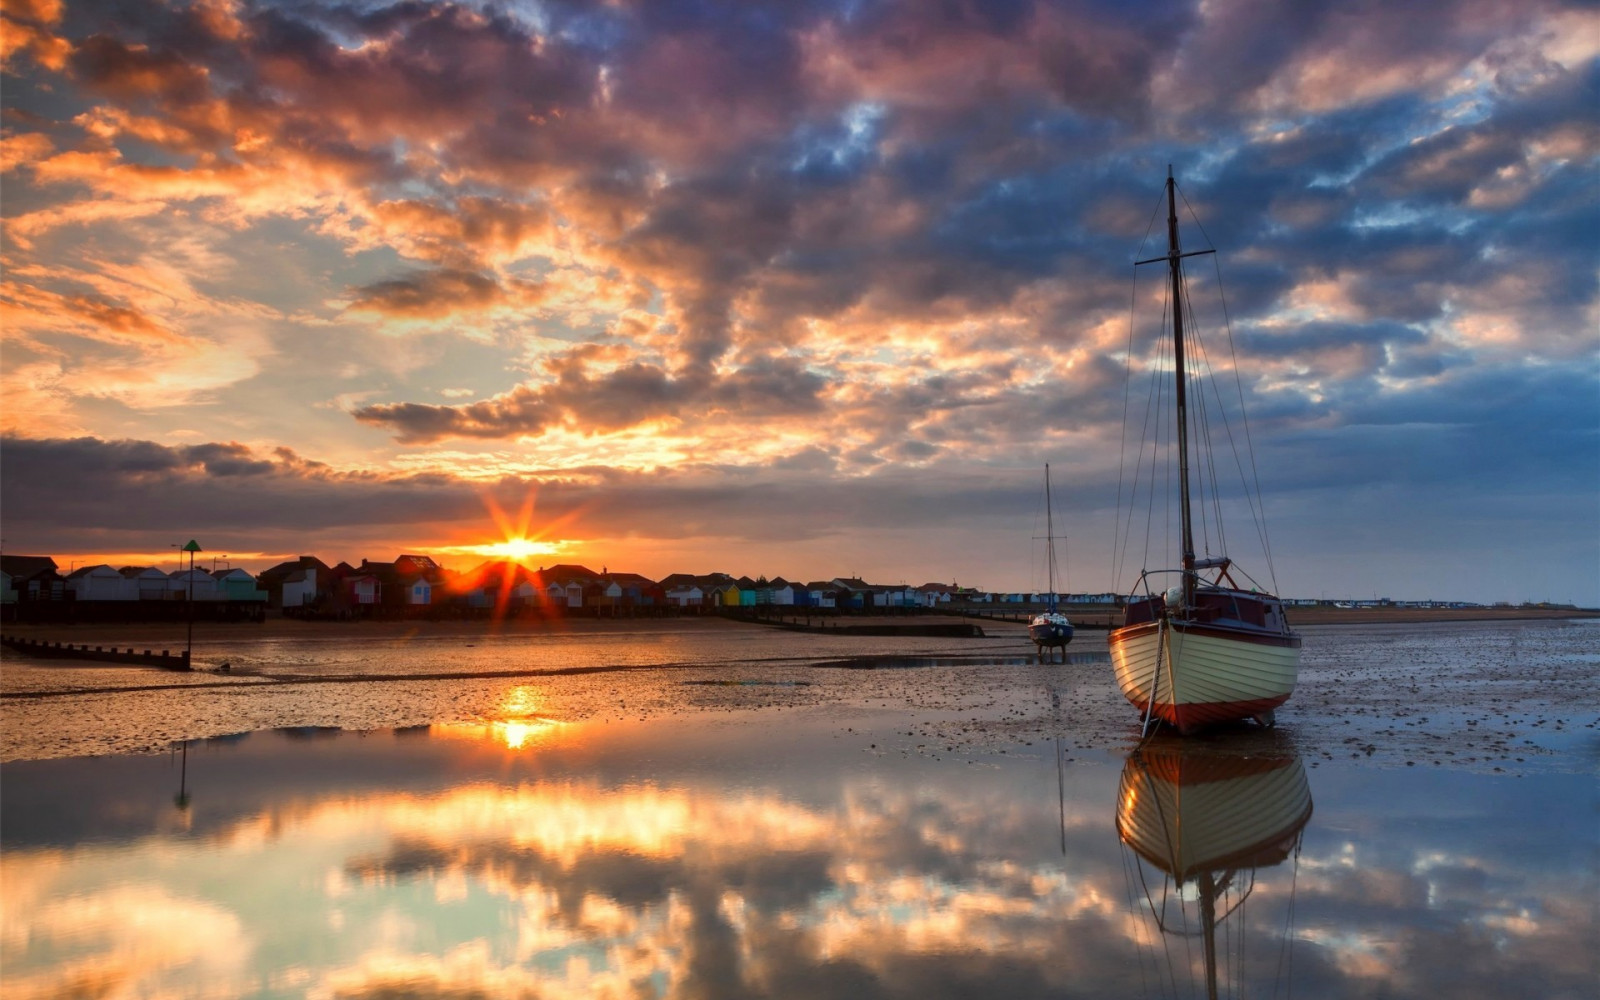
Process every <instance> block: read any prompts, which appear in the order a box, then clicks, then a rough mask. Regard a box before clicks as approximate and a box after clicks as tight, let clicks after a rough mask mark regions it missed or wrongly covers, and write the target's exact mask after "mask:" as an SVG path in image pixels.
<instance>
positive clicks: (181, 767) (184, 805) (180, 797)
mask: <svg viewBox="0 0 1600 1000" xmlns="http://www.w3.org/2000/svg"><path fill="white" fill-rule="evenodd" d="M180 745H181V747H182V749H181V750H180V751H179V758H178V794H176V795H174V796H173V797H172V804H173V805H175V806H177V807H178V811H179V812H181V813H187V812H188V811H189V741H188V740H184V741H182V743H181V744H180Z"/></svg>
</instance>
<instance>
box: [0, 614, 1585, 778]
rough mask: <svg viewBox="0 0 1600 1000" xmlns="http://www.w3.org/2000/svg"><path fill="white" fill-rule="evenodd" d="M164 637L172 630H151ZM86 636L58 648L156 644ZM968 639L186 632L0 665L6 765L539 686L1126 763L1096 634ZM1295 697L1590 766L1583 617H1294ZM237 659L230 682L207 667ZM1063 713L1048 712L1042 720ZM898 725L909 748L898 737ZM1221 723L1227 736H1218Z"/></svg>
mask: <svg viewBox="0 0 1600 1000" xmlns="http://www.w3.org/2000/svg"><path fill="white" fill-rule="evenodd" d="M164 628H166V630H167V631H168V633H169V634H170V627H169V626H168V627H164ZM157 631H158V629H157V628H156V627H149V631H148V633H146V634H145V635H142V636H141V635H138V634H137V633H132V631H131V630H129V629H128V628H127V627H126V626H121V627H118V626H98V625H97V626H80V627H79V628H78V629H76V630H74V634H73V635H72V636H70V637H67V636H63V638H64V639H68V640H69V641H77V642H83V641H87V642H90V643H91V644H92V643H94V642H96V641H97V639H99V638H100V637H99V636H98V635H95V634H94V633H102V632H103V633H105V636H104V638H105V640H106V641H111V640H112V638H113V635H114V637H115V641H118V642H120V643H122V644H125V645H126V644H130V643H131V644H134V645H138V644H140V643H149V644H151V645H155V644H156V643H158V642H159V641H160V639H159V638H158V637H157V634H156V633H157ZM986 631H987V632H988V633H989V634H988V636H987V637H986V638H984V639H926V640H909V639H865V638H861V639H850V638H846V637H835V636H816V635H811V634H796V633H790V632H784V631H780V630H775V629H763V628H761V627H759V626H753V625H747V624H739V623H733V622H727V621H722V620H719V619H712V618H707V619H701V618H694V619H687V618H686V619H666V620H635V621H619V622H595V621H581V620H579V621H571V622H564V623H561V625H560V626H559V627H555V628H553V627H551V626H540V625H537V624H534V623H523V622H509V623H503V624H502V625H500V626H497V627H495V628H493V629H486V628H485V627H483V626H482V625H475V624H473V623H460V622H446V623H415V624H408V623H368V624H356V625H351V624H340V625H334V624H318V623H303V622H293V621H290V622H283V621H279V622H270V623H267V624H265V625H257V626H252V625H236V626H216V625H213V626H207V627H204V628H201V627H197V628H196V632H195V648H196V653H195V658H196V662H197V664H200V665H202V667H203V668H205V667H209V669H199V670H196V671H195V672H193V673H190V674H171V673H167V672H164V671H156V670H148V669H141V668H133V667H114V666H108V665H103V664H73V663H70V662H68V661H46V660H31V661H30V660H27V659H25V658H23V657H19V656H14V655H10V654H8V655H6V657H5V659H4V669H3V670H0V688H3V692H4V697H3V699H0V711H3V718H4V722H5V726H4V733H3V746H0V759H3V760H19V759H35V758H45V757H60V756H76V755H82V754H99V753H125V752H137V751H149V750H154V749H159V748H160V747H163V746H165V745H166V744H167V743H169V742H171V741H173V740H180V739H192V738H201V737H211V736H219V735H226V734H229V733H236V732H242V731H250V730H254V729H267V728H277V727H282V726H297V725H314V726H337V727H340V728H345V729H353V730H366V729H375V728H382V727H388V726H413V725H426V724H430V723H441V722H462V721H482V720H492V719H495V718H497V717H499V716H500V715H501V714H502V713H503V712H504V705H505V703H506V700H507V698H508V697H510V696H511V693H512V692H517V691H524V692H526V691H535V692H536V693H537V697H538V699H539V701H540V704H541V706H542V707H541V709H540V711H541V712H542V713H543V714H544V715H547V716H549V717H552V718H559V719H565V720H573V721H578V720H589V719H616V720H625V719H649V718H657V717H661V716H671V715H693V714H698V713H708V712H726V711H732V710H745V709H757V710H762V711H815V712H819V713H824V714H826V715H827V716H829V717H831V718H835V719H837V720H838V721H839V725H840V728H841V731H845V732H848V730H849V729H850V726H851V724H850V721H849V720H850V719H851V718H852V717H853V716H854V715H855V714H857V713H863V712H871V713H879V712H889V713H891V714H894V715H896V716H897V717H898V719H899V721H898V722H896V723H895V724H894V728H893V729H892V730H891V731H892V732H893V733H894V734H895V735H893V736H892V737H891V738H890V739H889V740H888V742H887V743H886V744H885V745H884V746H880V747H872V748H870V749H872V750H874V751H883V752H894V753H904V754H915V755H923V756H927V757H930V758H934V759H953V760H960V759H966V756H967V755H970V754H973V753H978V752H991V751H994V750H995V749H996V748H1001V747H1008V746H1015V745H1020V746H1023V747H1026V746H1031V745H1034V744H1036V743H1040V742H1043V741H1047V740H1054V739H1058V738H1059V739H1061V740H1063V741H1064V742H1065V744H1066V745H1067V746H1068V747H1069V748H1077V749H1079V750H1082V751H1096V752H1111V753H1121V752H1126V751H1127V750H1129V749H1131V748H1132V747H1133V746H1135V745H1136V744H1137V743H1138V742H1139V740H1140V736H1141V732H1140V726H1139V723H1140V720H1139V718H1138V717H1137V714H1136V713H1135V712H1134V711H1133V709H1132V708H1131V707H1130V706H1129V705H1128V704H1127V703H1126V702H1125V701H1124V700H1123V699H1122V697H1121V696H1120V694H1119V693H1118V692H1117V691H1116V688H1115V685H1114V683H1113V681H1112V678H1111V669H1110V662H1109V657H1108V655H1107V654H1106V652H1105V645H1104V640H1103V639H1102V638H1101V637H1100V636H1099V635H1098V634H1096V633H1094V632H1093V631H1086V632H1084V633H1080V638H1079V639H1078V641H1076V642H1074V643H1073V644H1072V646H1071V647H1070V648H1069V654H1070V655H1069V657H1068V662H1067V663H1064V664H1060V663H1056V664H1050V663H1045V664H1041V663H1038V662H1037V658H1036V657H1035V656H1034V655H1033V647H1032V646H1031V645H1030V644H1029V643H1028V642H1027V640H1026V637H1025V634H1024V631H1023V628H1022V626H1020V625H1014V624H1008V623H1002V622H992V623H987V624H986ZM1304 633H1305V639H1306V644H1305V655H1304V660H1303V663H1302V668H1301V677H1300V682H1299V685H1298V687H1297V690H1296V692H1295V694H1294V697H1293V698H1292V699H1291V700H1290V701H1289V703H1288V704H1287V705H1285V706H1284V707H1283V708H1282V709H1281V710H1280V712H1279V725H1280V727H1281V728H1283V729H1284V730H1285V731H1287V732H1288V733H1290V734H1291V736H1292V738H1293V739H1294V740H1295V741H1296V742H1297V744H1298V745H1299V748H1300V751H1301V752H1302V753H1303V754H1304V755H1305V758H1306V760H1307V762H1308V766H1312V767H1316V766H1320V765H1321V764H1322V763H1326V762H1329V761H1335V760H1353V759H1361V760H1363V761H1367V762H1370V763H1372V764H1375V765H1379V766H1392V767H1425V768H1436V767H1455V768H1467V769H1472V770H1482V771H1489V772H1494V771H1499V772H1502V773H1514V774H1520V773H1527V772H1529V771H1531V770H1536V769H1541V768H1543V769H1548V768H1557V769H1562V770H1571V769H1574V768H1588V767H1593V766H1594V763H1595V761H1596V759H1597V758H1600V753H1597V747H1600V739H1597V737H1600V729H1597V727H1600V669H1597V661H1600V653H1596V650H1597V649H1600V623H1597V622H1595V621H1593V620H1578V621H1573V620H1561V621H1548V620H1523V621H1512V622H1460V623H1437V622H1418V623H1405V624H1397V623H1388V624H1375V625H1366V626H1360V627H1348V626H1329V625H1320V626H1319V625H1308V626H1305V627H1304ZM222 657H231V658H232V661H233V662H232V665H231V669H230V670H229V671H227V672H220V671H218V670H217V669H216V667H217V661H218V660H219V659H220V658H222ZM1058 706H1059V707H1058ZM899 734H903V735H899ZM1225 735H1226V734H1225V733H1224V734H1222V736H1223V737H1225Z"/></svg>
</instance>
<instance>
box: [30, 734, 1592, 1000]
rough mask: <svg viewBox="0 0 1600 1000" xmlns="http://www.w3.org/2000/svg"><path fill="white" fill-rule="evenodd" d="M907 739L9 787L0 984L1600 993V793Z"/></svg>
mask: <svg viewBox="0 0 1600 1000" xmlns="http://www.w3.org/2000/svg"><path fill="white" fill-rule="evenodd" d="M899 724H900V717H899V716H898V715H897V714H896V713H893V712H880V713H872V712H862V713H858V714H857V715H855V716H854V717H853V718H852V724H851V725H850V726H849V727H848V730H841V727H840V726H839V725H838V723H837V721H836V720H834V719H832V718H829V717H828V713H824V712H818V711H800V712H794V713H787V714H786V715H784V716H783V717H781V718H780V719H774V718H771V717H770V716H768V715H765V714H763V713H759V712H730V713H724V714H723V715H722V716H720V717H719V718H716V719H714V720H713V719H702V720H700V721H698V722H697V723H696V724H694V725H689V726H686V725H684V724H682V722H681V721H679V720H665V719H663V720H653V721H648V722H642V723H640V722H630V723H615V722H613V723H602V722H587V723H579V724H574V725H563V724H559V723H555V722H541V721H538V720H525V721H523V722H522V723H520V724H518V725H515V726H493V725H455V726H452V725H441V726H434V727H427V728H420V729H415V730H401V731H381V732H370V733H350V732H339V731H332V730H314V729H309V730H283V731H268V732H258V733H252V734H248V735H244V736H240V737H237V738H231V739H212V740H204V741H195V742H193V743H190V744H188V745H187V747H185V748H181V749H178V750H174V751H173V752H170V753H167V754H160V755H134V756H125V757H101V758H77V759H61V760H49V761H34V762H26V763H15V764H11V765H8V766H7V767H6V769H5V787H4V795H5V808H4V812H3V837H4V842H5V852H4V855H3V861H0V871H3V883H4V889H5V892H4V903H3V913H4V923H3V932H0V960H3V969H4V972H3V975H4V987H5V988H4V993H5V995H6V996H7V997H12V998H23V997H47V996H113V997H117V996H181V997H233V996H262V997H295V996H312V997H330V998H331V997H375V996H450V997H473V996H527V997H545V998H558V997H575V998H576V997H619V998H620V997H690V996H693V997H874V996H877V997H908V998H910V997H968V996H995V997H1001V996H1004V997H1066V996H1097V997H1104V996H1146V995H1154V996H1174V995H1175V996H1205V995H1207V989H1208V985H1210V984H1212V983H1214V985H1215V988H1216V991H1217V995H1223V996H1241V995H1255V996H1272V995H1280V994H1281V995H1294V996H1300V997H1346V996H1393V997H1410V996H1418V997H1420V996H1435V995H1439V994H1441V993H1444V994H1447V995H1452V996H1540V997H1574V998H1576V997H1588V996H1592V995H1593V992H1592V991H1593V987H1594V986H1595V984H1596V982H1597V979H1596V973H1597V966H1596V959H1595V952H1594V947H1593V946H1594V943H1595V934H1596V920H1595V907H1596V895H1595V890H1596V886H1595V883H1594V871H1595V868H1594V864H1595V849H1596V848H1595V845H1596V829H1595V819H1596V812H1595V789H1594V786H1593V784H1592V781H1591V780H1590V779H1588V778H1585V777H1583V776H1579V775H1568V774H1531V775H1526V776H1523V777H1520V778H1506V777H1496V776H1492V775H1482V774H1470V773H1457V772H1452V773H1447V774H1439V773H1434V772H1417V771H1415V770H1411V771H1407V770H1404V769H1384V770H1375V771H1362V770H1359V769H1354V768H1351V769H1338V768H1320V769H1311V768H1307V767H1306V766H1305V762H1304V760H1303V759H1302V757H1301V755H1300V753H1299V751H1298V750H1297V748H1296V746H1295V742H1294V740H1293V738H1292V736H1290V735H1289V734H1286V733H1280V734H1278V735H1276V736H1273V735H1267V736H1257V735H1255V734H1248V733H1240V734H1234V735H1231V736H1229V737H1227V738H1225V739H1221V740H1217V741H1206V742H1204V743H1198V744H1196V743H1175V742H1170V741H1163V740H1156V741H1153V742H1152V743H1150V744H1147V745H1146V746H1145V747H1143V748H1141V749H1139V750H1137V751H1134V752H1131V753H1129V754H1127V755H1125V756H1123V757H1120V758H1119V757H1113V756H1110V755H1105V754H1099V753H1087V754H1085V753H1084V752H1082V751H1080V752H1079V753H1078V754H1076V755H1073V760H1072V761H1070V762H1067V761H1065V760H1064V759H1063V758H1064V757H1065V756H1067V755H1066V754H1062V755H1061V758H1058V757H1057V754H1056V748H1055V746H1053V745H1049V746H1037V745H1035V746H1033V747H1028V746H1026V745H1024V746H1016V747H1011V748H1007V749H1009V752H1008V753H1005V754H1001V753H998V752H975V753H969V754H966V755H964V756H963V758H962V759H961V760H955V759H952V758H948V757H947V758H944V759H941V760H934V759H932V758H930V757H927V756H923V755H917V754H913V753H901V752H899V750H900V746H899V745H898V744H897V743H896V742H895V737H896V735H897V734H903V732H904V731H903V730H897V729H896V728H894V727H895V726H898V725H899ZM900 738H901V739H902V740H903V739H904V737H903V735H901V736H900ZM872 744H876V746H873V745H872Z"/></svg>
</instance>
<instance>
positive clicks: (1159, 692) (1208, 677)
mask: <svg viewBox="0 0 1600 1000" xmlns="http://www.w3.org/2000/svg"><path fill="white" fill-rule="evenodd" d="M1110 646H1111V661H1112V664H1113V666H1114V667H1115V669H1116V675H1117V686H1118V687H1119V688H1121V689H1122V695H1123V697H1125V698H1127V699H1128V701H1129V702H1131V703H1132V704H1133V706H1134V707H1135V708H1137V709H1138V710H1139V711H1140V712H1141V713H1143V712H1145V711H1147V710H1148V711H1149V712H1150V714H1151V715H1152V716H1153V717H1155V718H1157V719H1160V720H1161V721H1163V722H1165V723H1167V724H1169V725H1172V726H1176V727H1177V728H1178V730H1179V731H1180V732H1183V733H1190V732H1193V731H1195V730H1197V729H1199V728H1202V727H1204V726H1207V725H1211V724H1213V723H1218V722H1229V721H1233V720H1236V719H1248V718H1263V719H1270V718H1271V716H1270V715H1269V714H1268V713H1270V712H1271V711H1272V710H1273V709H1275V708H1277V707H1278V706H1279V705H1281V704H1283V703H1284V702H1285V701H1287V700H1289V695H1290V694H1291V693H1292V692H1293V691H1294V685H1295V680H1296V678H1297V676H1298V674H1299V671H1300V638H1299V636H1297V635H1294V634H1293V633H1283V632H1261V631H1257V630H1254V629H1242V628H1241V629H1234V628H1227V627H1218V626H1214V625H1198V624H1194V623H1186V622H1172V621H1160V622H1143V623H1140V624H1138V625H1130V626H1126V627H1123V628H1119V629H1114V630H1113V631H1112V632H1111V635H1110ZM1158 667H1159V669H1158ZM1152 699H1153V700H1154V702H1155V704H1154V706H1153V707H1151V705H1150V703H1151V701H1152Z"/></svg>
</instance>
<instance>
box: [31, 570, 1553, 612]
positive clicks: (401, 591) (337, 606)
mask: <svg viewBox="0 0 1600 1000" xmlns="http://www.w3.org/2000/svg"><path fill="white" fill-rule="evenodd" d="M1049 597H1050V595H1048V594H1044V593H1039V592H1025V591H1010V592H1001V591H988V590H983V589H981V588H975V587H962V586H959V585H957V584H954V583H950V584H944V583H925V584H922V585H921V586H916V587H913V586H907V585H903V584H898V585H883V584H871V583H868V582H866V581H865V580H862V579H860V578H857V577H835V578H833V579H829V580H811V581H804V582H802V581H791V580H788V579H785V578H784V577H781V576H775V577H767V576H760V577H757V578H754V579H752V578H750V577H748V576H739V577H735V576H733V575H731V574H729V573H702V574H696V573H673V574H670V575H668V576H666V577H664V578H663V579H660V580H651V579H649V578H647V577H644V576H641V575H639V574H637V573H625V572H612V571H611V570H610V569H609V568H607V567H602V568H601V570H600V571H599V572H595V571H594V570H592V569H590V568H589V567H587V566H583V565H580V564H576V563H558V564H556V565H552V566H541V567H539V568H538V569H536V570H535V569H529V568H528V567H526V566H524V565H522V564H520V563H518V562H515V561H510V560H496V561H490V562H485V563H483V564H481V565H479V566H477V567H475V568H474V569H470V570H467V571H465V572H456V571H452V570H448V569H445V568H444V567H442V566H440V565H439V564H438V563H437V562H435V561H434V560H433V559H432V558H431V557H429V556H426V555H418V554H401V555H399V556H397V557H395V559H393V560H392V561H389V562H371V561H369V560H366V559H363V560H362V561H361V564H360V565H359V566H352V565H350V564H349V563H346V562H339V563H337V564H335V565H332V566H329V565H328V564H327V563H325V562H323V561H322V560H321V559H319V558H317V557H316V556H310V555H305V556H300V557H298V558H297V559H292V560H288V561H286V562H281V563H278V564H277V565H275V566H273V567H271V568H269V569H267V570H264V571H262V572H261V573H258V574H255V575H254V576H252V575H251V574H250V573H249V572H248V571H246V570H243V569H220V570H206V569H204V568H199V567H196V568H193V569H183V570H178V571H175V572H171V573H167V572H164V571H162V570H160V569H157V568H154V567H149V566H124V567H121V568H116V567H112V566H109V565H104V564H102V565H94V566H84V567H81V568H76V569H73V570H72V571H70V572H68V573H66V574H64V575H63V574H62V573H61V572H60V570H59V567H58V566H57V564H56V562H55V560H54V559H53V558H51V557H49V556H21V555H5V556H0V607H3V609H4V615H3V617H4V619H5V620H7V621H21V620H30V621H32V620H66V619H73V620H77V619H83V620H174V619H178V618H183V617H188V616H189V615H191V614H192V615H194V616H196V617H201V618H207V619H214V620H261V619H264V618H265V617H267V616H268V615H269V614H282V615H285V616H289V617H301V618H307V619H333V620H345V619H364V618H473V617H489V616H493V617H519V616H527V617H537V616H558V615H560V616H571V615H591V616H602V617H603V616H634V615H651V614H685V613H687V614H696V613H706V612H720V613H728V612H737V611H738V610H739V609H751V610H753V609H756V608H781V609H784V610H786V611H794V612H799V613H813V612H815V613H823V614H827V613H850V612H855V613H865V612H873V611H937V610H952V611H953V610H965V609H980V610H981V609H985V608H989V609H993V610H1004V609H1005V608H1006V607H1007V606H1010V607H1013V608H1015V609H1017V610H1022V609H1024V608H1032V607H1036V606H1043V605H1045V604H1046V603H1048V601H1049ZM1056 600H1057V602H1058V603H1060V604H1064V605H1069V606H1078V607H1099V608H1105V609H1110V608H1114V607H1117V606H1120V604H1121V603H1122V597H1121V595H1117V594H1112V593H1083V594H1077V593H1072V594H1057V595H1056ZM191 602H192V607H191ZM1286 603H1287V604H1289V605H1291V606H1300V607H1308V606H1309V607H1315V606H1324V607H1347V608H1379V607H1383V608H1476V607H1483V606H1484V605H1480V604H1473V603H1470V602H1464V601H1390V600H1388V599H1384V598H1375V599H1372V600H1362V601H1346V600H1325V599H1324V600H1310V599H1299V600H1288V601H1286ZM1543 606H1549V607H1558V606H1557V605H1543Z"/></svg>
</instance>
